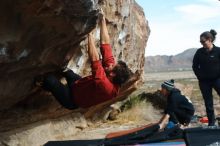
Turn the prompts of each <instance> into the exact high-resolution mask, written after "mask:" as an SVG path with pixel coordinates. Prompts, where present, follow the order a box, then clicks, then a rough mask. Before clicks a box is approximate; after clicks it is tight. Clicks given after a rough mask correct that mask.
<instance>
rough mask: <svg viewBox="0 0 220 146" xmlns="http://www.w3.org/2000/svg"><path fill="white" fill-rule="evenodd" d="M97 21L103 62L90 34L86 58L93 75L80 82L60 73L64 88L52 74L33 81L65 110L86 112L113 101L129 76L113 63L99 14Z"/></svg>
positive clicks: (76, 77)
mask: <svg viewBox="0 0 220 146" xmlns="http://www.w3.org/2000/svg"><path fill="white" fill-rule="evenodd" d="M99 21H100V22H99V23H100V43H101V45H100V46H101V47H100V52H101V55H102V60H100V58H99V54H98V51H97V48H96V46H95V41H94V38H93V36H92V34H91V33H90V34H89V35H88V56H89V59H90V61H91V69H92V75H90V76H87V77H83V78H82V77H81V76H80V75H78V74H76V73H74V72H73V71H72V70H70V69H69V70H67V71H65V72H63V73H62V74H63V75H64V77H65V78H66V80H67V85H63V84H62V83H61V82H60V81H59V80H58V79H57V78H56V77H55V76H54V75H52V74H49V75H41V76H40V77H38V79H40V80H38V79H36V82H35V83H36V85H40V86H42V88H44V89H45V90H48V91H50V92H51V93H52V94H53V95H54V97H55V98H56V99H57V101H58V102H59V103H60V104H61V105H62V106H64V107H65V108H67V109H75V108H78V107H82V108H87V107H90V106H93V105H97V104H99V103H102V102H105V101H108V100H111V99H113V98H116V96H117V94H118V93H119V88H120V86H121V85H122V84H123V83H125V82H126V81H127V80H128V79H129V78H130V76H131V74H132V72H131V70H130V69H129V68H128V67H127V65H126V63H125V62H123V61H118V63H117V64H116V63H115V59H114V57H113V54H112V48H111V46H110V37H109V34H108V30H107V26H106V20H105V17H104V13H103V11H102V10H101V13H100V19H99Z"/></svg>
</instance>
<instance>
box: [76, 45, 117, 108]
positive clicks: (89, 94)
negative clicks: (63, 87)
mask: <svg viewBox="0 0 220 146" xmlns="http://www.w3.org/2000/svg"><path fill="white" fill-rule="evenodd" d="M101 54H102V57H103V58H102V63H101V61H100V60H98V61H93V62H92V63H91V68H92V75H90V76H87V77H84V78H82V79H80V80H78V81H76V82H75V83H74V84H73V86H72V94H73V102H74V103H75V104H76V105H78V106H79V107H82V108H87V107H90V106H93V105H96V104H99V103H102V102H105V101H107V100H110V99H112V98H114V97H116V96H117V94H118V91H119V86H118V85H115V84H113V83H112V82H111V81H110V80H109V79H108V78H107V76H106V73H105V70H104V69H107V68H108V67H109V66H110V65H111V64H115V60H114V57H113V55H112V49H111V46H110V45H109V44H102V45H101Z"/></svg>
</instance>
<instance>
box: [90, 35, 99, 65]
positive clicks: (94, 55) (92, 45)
mask: <svg viewBox="0 0 220 146" xmlns="http://www.w3.org/2000/svg"><path fill="white" fill-rule="evenodd" d="M88 55H89V58H90V61H91V62H92V61H97V60H99V54H98V51H97V48H96V46H95V41H94V38H93V36H92V34H91V33H89V34H88Z"/></svg>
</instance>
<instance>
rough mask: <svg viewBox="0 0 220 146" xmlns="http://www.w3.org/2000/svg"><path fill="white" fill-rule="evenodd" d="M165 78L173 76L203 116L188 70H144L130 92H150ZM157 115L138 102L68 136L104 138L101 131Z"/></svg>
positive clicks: (140, 122) (155, 118)
mask: <svg viewBox="0 0 220 146" xmlns="http://www.w3.org/2000/svg"><path fill="white" fill-rule="evenodd" d="M169 79H174V80H175V84H176V86H177V88H179V89H181V91H182V92H183V94H185V95H187V96H188V97H189V98H190V99H191V100H192V102H193V104H194V106H195V109H196V114H197V115H201V116H205V115H206V113H205V107H204V103H203V99H202V96H201V93H200V90H199V87H198V81H197V79H196V77H195V75H194V74H193V72H192V71H183V72H161V73H146V74H145V75H144V79H143V80H144V83H143V85H142V86H141V87H140V88H139V89H138V90H137V91H135V92H134V93H133V94H132V95H131V96H135V95H138V94H140V93H143V92H154V91H156V90H157V89H160V85H161V83H162V82H163V81H165V80H169ZM214 96H215V101H214V102H215V105H214V106H215V109H216V114H219V115H220V106H219V105H220V104H219V102H220V101H219V97H218V96H217V94H216V93H214ZM160 117H161V111H158V110H155V109H154V107H153V106H152V105H151V104H150V103H147V104H145V105H138V106H135V107H134V108H132V109H130V110H128V111H125V112H122V113H120V114H119V116H118V117H117V119H116V120H114V121H105V122H97V123H96V124H91V126H89V127H87V128H85V129H82V130H81V132H78V133H77V134H76V135H74V136H72V137H71V139H96V138H104V137H105V135H106V134H108V133H110V132H115V131H120V130H127V129H132V128H135V127H140V126H143V125H146V124H149V123H154V122H157V121H158V120H159V118H160ZM68 138H70V137H68ZM68 138H67V139H68Z"/></svg>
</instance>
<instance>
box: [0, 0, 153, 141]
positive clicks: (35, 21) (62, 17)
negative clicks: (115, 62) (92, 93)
mask: <svg viewBox="0 0 220 146" xmlns="http://www.w3.org/2000/svg"><path fill="white" fill-rule="evenodd" d="M100 7H102V9H103V10H104V12H105V14H106V20H107V27H108V30H109V33H110V37H111V45H112V47H113V53H114V56H115V57H116V58H117V59H122V60H124V61H126V62H127V63H128V65H129V67H131V69H132V71H133V72H135V71H137V70H140V71H141V73H142V70H143V67H144V49H145V47H146V42H147V39H148V36H149V28H148V24H147V21H146V19H145V17H144V13H143V10H142V9H141V8H140V7H139V6H138V5H137V4H136V2H135V1H134V0H117V1H115V0H63V1H60V0H38V1H35V0H22V1H16V0H8V1H0V21H1V23H0V65H1V67H0V73H1V76H0V103H1V107H0V123H1V124H0V135H1V136H0V137H1V138H0V145H1V142H2V144H4V145H19V144H21V142H19V136H20V137H22V136H21V135H22V133H26V135H27V134H28V135H31V133H32V132H34V130H33V131H31V130H30V128H31V127H30V126H29V128H27V127H28V126H26V125H27V124H29V125H30V124H31V123H33V122H38V123H39V124H37V125H36V124H35V126H34V127H35V128H34V129H38V128H37V127H38V126H39V125H41V126H44V128H43V129H47V128H48V126H46V125H47V124H45V120H46V119H47V120H48V119H51V118H55V119H58V118H59V117H60V116H63V115H67V116H68V115H69V114H70V113H72V111H68V110H65V109H63V108H62V107H60V105H59V104H58V103H57V102H56V101H55V100H54V98H53V97H52V95H50V94H48V93H46V92H45V91H43V90H40V89H36V88H34V87H33V80H34V77H35V76H36V75H39V74H41V73H46V72H57V71H59V69H60V68H61V67H64V66H66V65H68V67H69V68H71V69H72V70H74V71H75V72H76V73H78V74H80V75H82V76H85V75H88V74H89V73H90V68H89V67H90V64H89V62H88V57H87V51H86V49H87V47H86V45H87V43H86V42H87V41H86V35H87V34H88V33H89V32H90V31H91V30H93V29H95V31H94V36H95V38H96V40H97V47H98V42H99V27H98V26H97V13H98V10H97V9H98V8H100ZM85 111H86V109H85ZM67 119H68V118H67ZM71 120H72V119H71ZM43 121H44V122H43ZM49 121H50V120H49ZM49 121H48V122H49ZM66 123H68V122H67V121H66ZM49 125H50V124H49ZM67 125H68V124H67ZM53 126H54V127H56V125H55V124H54V125H53ZM69 126H72V125H71V123H70V125H69ZM20 127H22V128H20ZM46 127H47V128H46ZM15 128H19V130H18V131H19V132H18V131H16V132H17V134H16V135H17V137H16V135H14V133H15ZM54 129H56V128H54ZM48 130H49V129H48ZM70 131H71V130H70ZM72 131H74V130H72ZM35 132H36V131H35ZM75 132H76V131H75ZM6 133H7V134H6ZM18 133H20V134H18ZM69 134H71V132H69ZM3 135H4V136H3ZM50 135H51V133H50ZM61 135H62V133H61ZM63 135H66V134H63ZM47 136H48V135H47V134H46V133H45V135H43V136H41V137H40V138H41V141H40V142H39V143H37V144H36V143H35V142H33V141H31V140H30V139H28V140H27V141H28V142H27V141H26V142H24V141H25V139H24V138H22V139H23V140H22V141H23V142H22V143H24V144H21V145H40V144H42V143H43V142H46V141H47V140H48V138H47ZM11 137H13V139H17V141H16V142H15V141H12V140H11ZM24 137H25V136H24ZM52 137H53V138H51V139H59V136H57V137H56V136H52Z"/></svg>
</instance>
